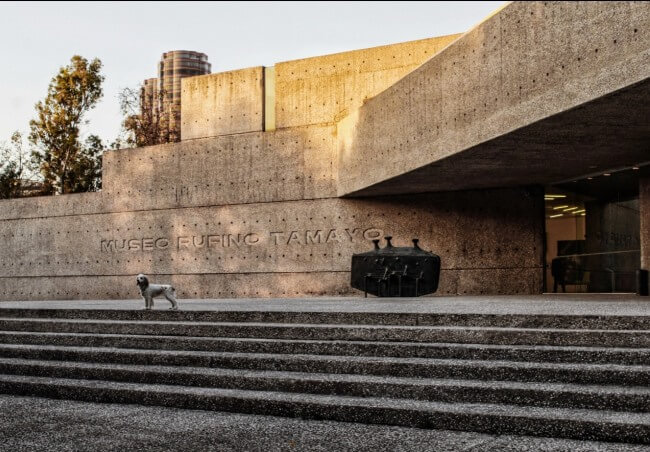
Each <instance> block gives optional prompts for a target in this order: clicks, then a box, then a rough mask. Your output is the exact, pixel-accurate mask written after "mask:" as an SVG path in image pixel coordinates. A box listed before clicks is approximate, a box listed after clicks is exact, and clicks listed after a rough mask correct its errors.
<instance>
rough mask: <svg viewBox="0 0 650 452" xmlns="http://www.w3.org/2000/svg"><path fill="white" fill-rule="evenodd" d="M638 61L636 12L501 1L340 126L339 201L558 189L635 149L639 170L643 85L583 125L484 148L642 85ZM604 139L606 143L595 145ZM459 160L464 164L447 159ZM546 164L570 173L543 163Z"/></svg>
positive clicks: (598, 5) (641, 37) (624, 5)
mask: <svg viewBox="0 0 650 452" xmlns="http://www.w3.org/2000/svg"><path fill="white" fill-rule="evenodd" d="M648 55H650V8H648V4H647V3H645V2H513V3H510V4H508V5H507V6H506V7H505V8H504V9H502V10H501V11H500V12H499V13H498V14H496V15H493V16H492V17H490V18H489V19H487V20H486V21H484V22H483V23H481V24H480V25H478V26H477V27H475V28H474V29H472V30H470V31H469V32H467V33H466V34H464V35H463V36H462V37H461V38H459V39H457V40H456V41H454V42H453V43H451V44H450V45H449V46H448V47H447V48H445V49H444V50H442V51H441V52H439V53H438V54H437V55H435V56H434V57H433V58H432V59H430V60H429V61H427V62H426V63H424V64H423V65H422V66H420V67H418V68H417V69H415V70H414V71H413V72H411V73H409V74H408V75H406V76H405V77H404V78H402V79H401V80H399V81H398V82H396V83H395V84H393V85H392V86H390V87H389V88H388V89H386V90H385V91H384V92H382V93H380V94H379V95H377V96H375V97H373V98H371V99H369V100H368V101H367V102H366V103H365V104H364V105H363V106H361V107H360V108H359V109H358V110H357V111H353V112H351V113H350V115H349V116H348V117H347V118H345V119H344V120H342V121H341V122H339V124H338V139H339V146H340V148H339V153H340V155H339V158H340V163H339V170H340V174H339V194H340V195H350V194H359V195H369V194H377V193H383V192H402V193H405V192H409V191H414V190H415V191H427V190H441V189H447V190H451V189H458V187H459V186H464V187H466V188H470V187H480V186H494V185H495V183H499V182H500V183H501V184H502V186H507V185H516V184H521V183H523V181H527V182H528V183H530V182H531V181H537V182H540V183H543V181H544V179H543V178H540V176H539V175H540V174H541V175H543V176H544V177H545V178H546V180H547V181H553V178H556V179H555V181H557V180H562V179H563V178H568V177H571V171H573V173H574V174H585V173H588V172H589V171H588V165H594V164H596V165H598V164H601V163H607V162H609V163H610V164H612V165H618V166H620V165H622V164H628V163H631V164H634V163H635V161H634V160H633V159H632V161H628V160H627V157H626V153H628V152H634V151H635V150H636V154H635V158H642V157H643V153H646V154H645V156H646V157H645V159H646V160H647V151H646V149H647V135H646V130H647V128H645V126H644V125H643V123H644V122H645V124H647V122H646V121H645V120H641V119H640V118H641V116H643V115H642V114H641V112H640V111H639V108H641V109H644V108H645V105H646V104H647V101H646V97H647V95H648V94H647V92H648V88H647V84H646V85H643V94H636V95H632V96H629V97H628V98H627V99H626V101H625V102H621V103H619V104H615V105H609V104H608V105H607V106H603V107H602V108H601V109H600V110H599V111H597V112H596V113H592V114H591V117H590V114H588V113H587V112H586V111H578V110H576V111H575V116H573V117H572V118H571V119H572V121H573V123H571V122H570V121H568V120H566V119H565V120H563V121H562V120H560V121H556V122H553V123H549V124H548V125H547V126H546V127H544V128H541V127H540V128H539V129H535V130H534V131H533V130H529V131H523V132H522V133H521V134H518V135H516V137H513V139H512V140H504V141H502V142H499V143H498V144H497V145H495V146H493V147H492V148H488V147H487V144H489V143H490V140H494V139H495V138H497V137H501V136H504V135H507V134H509V133H513V134H514V131H517V130H521V129H522V128H524V127H527V126H530V125H531V124H535V123H536V122H537V121H540V120H543V119H544V118H548V117H550V116H551V115H555V114H558V113H560V112H565V111H568V110H570V109H573V108H574V107H576V106H579V105H582V104H584V103H586V102H589V101H592V100H594V99H597V98H600V97H601V96H605V95H607V94H608V93H612V92H614V91H616V90H620V89H623V88H626V87H630V86H633V85H634V84H636V83H640V82H643V81H645V80H647V79H648V77H649V76H650V65H648ZM630 102H633V103H634V105H635V108H634V109H630V108H629V105H630ZM626 103H627V104H626ZM637 107H638V108H637ZM643 114H647V113H646V112H645V110H644V111H643ZM585 118H590V119H589V120H586V119H585ZM567 124H568V125H569V126H568V127H567ZM622 124H623V125H625V127H622V126H621V125H622ZM603 131H607V134H609V135H610V136H616V139H615V140H612V143H609V142H607V143H606V145H604V146H603V145H602V144H601V143H599V141H600V142H602V141H603V140H601V137H600V135H599V134H602V133H603ZM618 133H620V136H619V135H617V134H618ZM594 137H597V138H594ZM564 143H569V145H568V146H564V145H563V144H564ZM581 143H582V146H583V147H581ZM621 143H628V144H629V145H630V146H629V147H630V149H618V147H620V146H622V145H621ZM483 145H485V146H484V147H481V146H483ZM484 148H485V149H484ZM614 149H615V151H614ZM482 150H485V152H482V153H481V152H480V151H482ZM470 151H472V152H475V153H472V154H471V155H470ZM463 152H467V153H468V155H469V156H468V158H467V159H465V160H462V159H461V158H460V157H459V158H458V159H453V158H452V157H455V156H458V155H462V153H463ZM549 156H550V157H551V158H553V159H556V161H563V162H566V163H570V164H565V165H551V164H549ZM581 157H582V158H581ZM638 161H640V160H637V162H638ZM424 167H427V168H429V171H428V172H423V173H422V174H419V173H417V172H415V170H417V169H420V168H424ZM399 176H404V177H403V178H402V179H399V180H394V181H393V179H396V178H398V177H399ZM417 176H420V177H419V178H418V177H417ZM391 181H392V182H393V183H392V184H388V185H387V182H391ZM440 181H443V182H444V183H439V182H440ZM381 184H384V185H385V186H386V187H387V188H386V190H380V189H379V188H377V187H375V186H376V185H377V186H379V185H381ZM413 187H415V188H413ZM371 188H373V189H372V190H371Z"/></svg>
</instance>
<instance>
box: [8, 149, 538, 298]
mask: <svg viewBox="0 0 650 452" xmlns="http://www.w3.org/2000/svg"><path fill="white" fill-rule="evenodd" d="M198 141H201V140H197V142H198ZM186 143H187V142H186ZM120 152H122V153H126V151H120ZM127 158H133V159H136V158H138V155H137V151H136V154H134V155H133V156H132V157H127ZM176 158H177V157H176ZM173 159H175V157H173V156H172V160H173ZM198 163H199V162H198V161H195V162H194V164H193V165H188V167H189V168H186V170H185V171H187V174H188V178H189V180H195V181H196V180H197V178H198V176H194V177H191V173H190V171H191V168H196V169H197V170H198ZM119 165H122V163H120V164H116V166H119ZM131 176H132V177H133V179H132V180H139V181H142V186H144V187H146V186H147V185H146V180H145V179H144V177H137V176H138V175H137V174H132V175H131ZM239 180H240V181H246V177H245V176H241V178H240V179H239ZM124 181H125V180H124ZM125 183H126V182H125ZM247 183H252V182H247ZM127 187H128V186H127ZM232 191H233V192H234V191H235V190H234V189H232ZM125 196H129V194H128V192H127V193H126V194H125ZM271 196H273V195H271ZM153 199H156V196H155V195H153ZM37 202H38V201H37ZM542 203H543V198H542V195H541V192H540V191H539V190H527V189H512V190H495V191H481V192H474V193H473V192H457V193H448V194H430V195H419V196H410V197H388V198H378V199H373V200H370V199H368V200H366V199H364V200H351V199H337V198H331V199H320V200H304V201H293V202H266V203H264V202H263V203H255V204H236V205H227V206H214V207H207V206H206V207H197V208H176V209H155V208H150V210H145V211H129V210H126V211H122V212H119V213H110V214H92V215H86V214H80V215H66V216H57V217H54V216H51V217H41V218H33V219H28V218H22V219H12V220H0V238H1V239H3V240H4V241H5V244H6V245H5V247H4V250H3V252H4V254H5V256H11V258H6V259H3V260H2V261H1V262H0V276H2V278H0V299H4V300H12V299H17V298H18V299H21V298H25V299H52V298H54V299H69V298H81V299H83V298H87V299H88V298H107V299H110V298H118V299H119V298H128V297H130V296H131V294H132V293H133V288H134V287H135V285H134V284H135V283H134V282H133V278H134V275H137V274H138V273H145V274H148V275H149V276H150V277H151V279H152V281H154V282H160V283H162V282H164V283H172V284H174V285H175V286H176V287H177V290H178V294H179V295H180V297H182V298H222V297H228V296H232V297H238V296H239V297H252V296H258V297H273V296H283V297H284V296H305V295H325V294H353V293H358V292H356V291H354V290H353V289H351V288H350V285H349V268H350V260H351V256H352V254H353V253H355V252H363V251H366V250H368V249H370V247H371V244H370V240H371V239H374V238H381V237H383V236H384V235H393V236H394V237H395V242H394V243H395V244H396V245H402V246H404V245H406V246H408V244H409V242H410V239H411V238H413V237H418V238H419V239H420V245H421V246H422V247H423V248H424V249H429V250H432V251H434V252H435V253H436V254H438V255H440V257H441V259H442V268H443V271H442V275H441V280H440V286H439V291H438V293H439V294H441V295H444V294H480V293H527V294H530V293H537V292H539V291H541V287H542V267H543V264H542V258H543V246H542V239H543V228H542V222H543V218H542V216H541V215H542ZM152 204H155V202H152ZM404 231H408V232H406V233H407V234H408V235H406V236H405V235H404V234H405V232H404ZM90 278H92V283H90V284H89V283H88V282H89V279H90Z"/></svg>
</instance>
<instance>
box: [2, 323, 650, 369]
mask: <svg viewBox="0 0 650 452" xmlns="http://www.w3.org/2000/svg"><path fill="white" fill-rule="evenodd" d="M0 344H25V345H38V344H40V345H60V346H76V347H117V348H133V349H150V350H187V351H213V352H233V353H275V354H311V355H346V356H348V355H349V356H378V357H402V358H438V359H470V360H505V361H525V362H557V363H562V362H564V363H571V362H573V363H583V364H588V363H591V364H607V363H609V364H625V365H650V349H648V348H637V349H635V348H609V347H580V346H545V345H533V346H530V345H490V344H454V343H426V342H381V341H340V340H339V341H326V340H295V339H294V340H289V339H258V338H222V337H193V336H154V335H134V334H92V333H48V332H23V331H0Z"/></svg>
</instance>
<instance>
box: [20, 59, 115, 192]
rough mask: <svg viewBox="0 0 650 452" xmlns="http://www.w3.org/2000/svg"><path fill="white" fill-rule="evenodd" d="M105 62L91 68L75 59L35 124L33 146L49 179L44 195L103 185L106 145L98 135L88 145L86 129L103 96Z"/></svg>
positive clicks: (56, 82)
mask: <svg viewBox="0 0 650 452" xmlns="http://www.w3.org/2000/svg"><path fill="white" fill-rule="evenodd" d="M101 67H102V63H101V61H100V60H99V59H97V58H95V59H94V60H92V61H91V62H90V63H89V62H88V60H86V59H85V58H83V57H80V56H78V55H75V56H73V57H72V59H71V60H70V64H68V65H67V66H65V67H62V68H61V69H59V73H58V74H57V75H56V76H55V77H54V78H53V79H52V81H51V82H50V85H49V87H48V91H47V96H46V97H45V99H44V100H43V101H41V102H38V103H37V104H36V113H37V116H38V117H37V119H33V120H32V121H30V123H29V125H30V129H31V133H30V135H29V140H30V142H31V143H32V144H33V145H34V146H35V147H36V149H35V150H34V151H33V152H32V158H33V161H34V162H35V164H37V165H38V167H39V169H40V173H41V176H42V178H43V194H52V193H59V194H63V193H74V192H79V191H88V190H97V189H98V188H99V186H100V181H99V177H100V169H99V168H100V167H101V162H100V161H101V153H102V152H103V150H104V146H103V144H102V143H101V140H100V139H99V138H98V137H96V136H90V137H88V139H87V140H86V141H85V143H82V142H81V141H80V137H79V135H80V127H81V126H82V125H83V124H86V122H85V121H84V119H83V118H84V114H85V113H87V112H88V111H89V110H91V109H92V108H94V107H95V105H96V104H97V102H98V101H99V99H100V98H101V97H102V94H103V92H102V82H103V81H104V76H103V75H102V74H101V73H100V70H101Z"/></svg>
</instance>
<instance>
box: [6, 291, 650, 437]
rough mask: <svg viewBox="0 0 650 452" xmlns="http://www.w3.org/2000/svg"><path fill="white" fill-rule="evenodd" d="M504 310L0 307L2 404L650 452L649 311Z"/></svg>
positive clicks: (333, 303) (519, 300) (442, 304)
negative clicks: (248, 417)
mask: <svg viewBox="0 0 650 452" xmlns="http://www.w3.org/2000/svg"><path fill="white" fill-rule="evenodd" d="M504 298H508V299H506V300H502V301H501V302H500V303H499V302H498V301H497V300H498V298H497V297H458V299H459V300H460V301H461V302H464V305H463V306H461V307H460V308H459V307H458V306H456V305H455V304H454V303H453V300H454V298H452V297H449V298H446V299H444V298H438V299H436V298H429V299H406V300H399V299H392V300H391V299H388V300H386V299H383V300H382V299H338V300H337V299H323V300H319V301H320V302H321V303H322V304H320V305H319V306H317V309H316V310H315V311H312V312H310V311H309V310H304V309H301V306H303V305H304V302H303V303H301V302H300V301H298V300H291V299H282V300H269V303H268V304H269V305H271V306H272V307H271V308H270V309H266V306H265V303H263V302H262V301H261V300H254V299H251V300H246V301H241V302H239V303H237V301H236V300H215V301H213V302H210V303H207V302H205V301H198V302H197V303H198V304H202V305H203V306H204V309H203V310H192V309H188V310H183V311H180V312H176V311H174V312H171V311H167V310H164V311H163V310H156V311H147V312H145V311H142V310H141V308H140V309H137V306H136V305H137V304H139V303H138V302H137V301H126V302H124V303H126V304H127V305H128V309H119V308H120V307H121V306H120V305H119V303H117V302H108V303H104V309H97V308H98V307H99V306H100V302H99V301H93V302H87V305H88V306H90V307H91V309H85V308H83V307H82V308H80V309H74V307H75V305H76V304H75V302H73V301H69V302H68V303H67V305H64V306H62V307H63V308H64V309H58V310H56V309H47V307H48V306H49V307H53V306H60V305H62V304H63V303H61V302H50V303H47V302H31V303H30V302H27V303H17V302H12V303H0V392H2V393H5V394H15V395H22V396H26V395H29V396H38V397H49V398H57V399H68V400H77V401H84V402H104V403H139V404H142V405H148V406H151V405H154V406H164V407H167V408H182V409H188V408H193V409H203V410H212V411H221V412H236V413H247V414H257V415H274V416H284V417H298V416H299V417H301V418H303V419H314V420H329V421H339V422H340V421H348V422H350V421H352V422H363V423H366V424H381V425H396V426H401V427H408V428H413V427H421V428H429V429H436V428H437V429H458V430H464V431H469V430H472V431H476V432H483V433H489V434H505V433H507V434H517V435H537V436H546V437H564V438H574V439H583V440H601V441H603V440H609V441H612V440H616V441H620V442H631V443H648V441H649V438H650V436H649V432H650V430H649V429H650V418H649V417H648V416H649V415H648V413H647V406H648V400H650V392H649V391H648V388H647V386H648V384H649V383H650V370H649V369H650V367H648V365H649V364H650V361H648V359H649V357H650V353H649V352H648V350H649V348H648V346H649V345H650V336H649V335H648V331H650V315H648V312H647V304H648V302H642V301H641V300H644V299H642V298H640V297H639V298H637V297H633V296H629V295H628V296H622V295H621V296H613V295H606V296H605V295H604V296H595V297H589V296H585V295H581V296H566V295H561V296H554V297H551V296H539V297H504ZM368 302H369V303H370V306H368V305H364V303H368ZM373 302H376V304H375V305H374V306H372V304H373ZM426 302H433V303H432V304H434V305H437V306H435V307H433V308H432V307H431V306H429V305H427V303H426ZM490 302H495V305H497V306H502V307H503V308H504V309H503V312H504V313H503V314H500V315H498V314H493V313H490V312H492V311H495V309H494V307H493V306H491V307H487V308H486V306H485V305H486V304H488V303H490ZM188 303H189V302H188ZM206 303H207V304H206ZM560 303H564V304H565V305H568V308H566V309H565V310H564V311H562V310H561V309H558V306H559V304H560ZM77 304H80V305H84V304H86V303H84V302H80V303H77ZM243 305H247V306H248V308H249V309H248V310H246V309H238V307H239V306H243ZM404 305H410V306H411V308H412V309H411V310H413V311H416V312H411V313H408V312H405V311H408V310H407V309H403V306H404ZM617 305H618V309H615V307H616V306H617ZM20 306H25V307H24V308H20ZM181 306H182V305H181ZM206 306H208V307H209V306H212V307H213V308H214V307H215V306H218V308H217V309H213V310H209V309H206ZM228 306H230V309H229V310H223V308H227V307H228ZM341 306H345V307H346V308H347V312H346V311H345V310H344V309H340V308H341ZM400 306H401V307H402V309H400ZM39 307H40V308H41V309H35V308H39ZM92 307H95V308H96V309H92ZM644 307H645V308H646V309H645V311H644V309H643V308H644ZM43 308H45V309H43ZM66 308H67V309H66ZM111 308H113V309H111ZM368 308H372V310H371V311H370V312H367V311H366V310H367V309H368ZM489 308H492V309H489ZM540 308H541V309H542V310H546V309H548V310H549V313H545V314H533V313H534V312H536V311H537V310H539V309H540ZM554 308H555V309H554ZM423 309H424V310H426V311H428V312H424V313H422V312H418V311H421V310H423ZM485 309H488V311H487V313H483V314H481V312H483V311H484V310H485ZM364 311H365V312H364ZM435 311H443V312H442V313H439V314H436V313H435ZM444 311H452V312H451V313H449V312H447V313H445V312H444ZM453 311H456V313H454V312H453ZM464 311H470V313H467V312H465V313H463V312H464ZM471 311H474V313H471ZM508 312H509V313H508ZM558 312H563V313H566V314H559V313H558ZM625 314H628V315H625ZM359 444H361V445H365V443H363V442H362V443H355V445H359Z"/></svg>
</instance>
